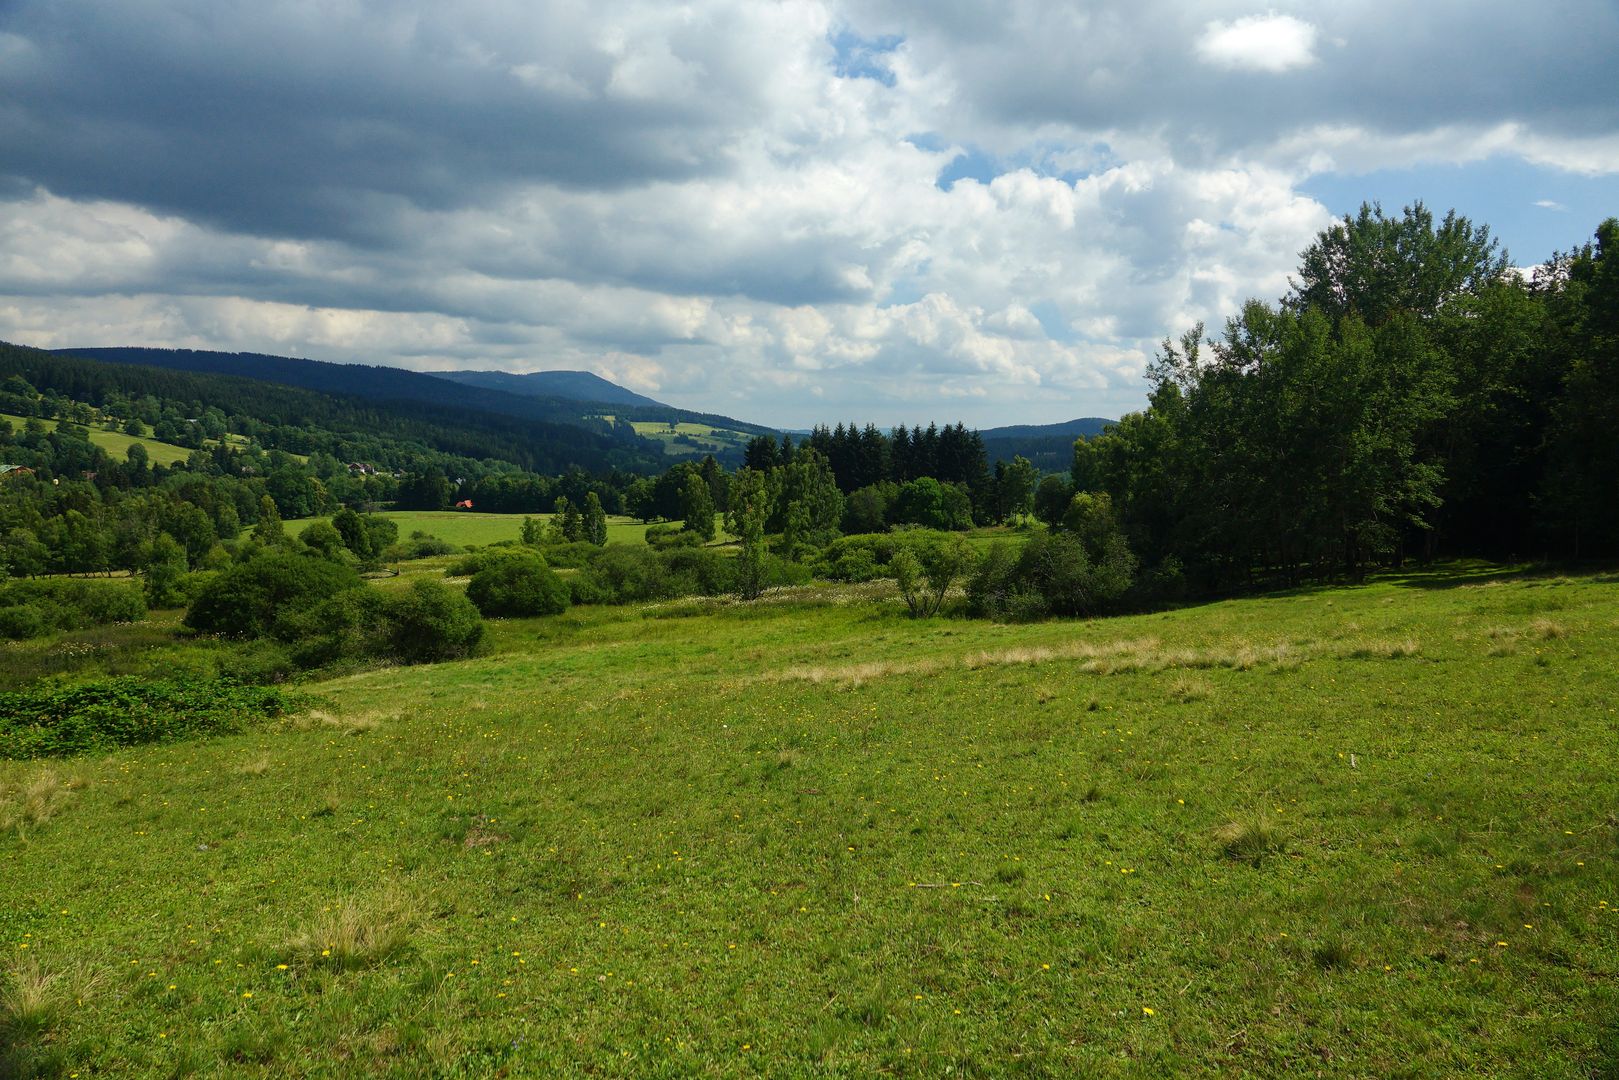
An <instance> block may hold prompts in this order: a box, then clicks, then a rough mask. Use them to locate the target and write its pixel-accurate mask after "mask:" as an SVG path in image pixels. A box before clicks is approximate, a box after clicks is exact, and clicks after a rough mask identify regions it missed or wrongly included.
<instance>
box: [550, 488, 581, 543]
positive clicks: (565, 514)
mask: <svg viewBox="0 0 1619 1080" xmlns="http://www.w3.org/2000/svg"><path fill="white" fill-rule="evenodd" d="M551 524H552V525H553V526H555V527H556V530H557V532H559V533H560V534H561V537H562V540H563V541H564V542H566V543H569V544H576V543H578V542H579V541H581V540H583V539H584V538H585V519H584V518H583V517H581V516H580V514H579V511H578V509H577V508H576V507H575V506H574V505H573V503H572V502H571V501H570V500H569V499H568V497H567V496H566V495H559V496H557V505H556V511H555V514H554V515H553V517H552V519H551Z"/></svg>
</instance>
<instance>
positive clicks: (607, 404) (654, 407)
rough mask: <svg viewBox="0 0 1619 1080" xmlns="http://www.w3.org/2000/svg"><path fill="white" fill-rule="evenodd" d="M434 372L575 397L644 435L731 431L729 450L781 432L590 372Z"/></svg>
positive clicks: (587, 409) (533, 393) (511, 389)
mask: <svg viewBox="0 0 1619 1080" xmlns="http://www.w3.org/2000/svg"><path fill="white" fill-rule="evenodd" d="M433 374H434V375H435V376H436V377H438V378H443V379H449V380H451V381H453V382H457V383H461V384H463V385H468V386H482V387H486V388H488V389H492V390H499V391H502V392H504V393H509V394H517V395H521V396H524V397H545V398H547V399H548V400H553V401H555V400H558V399H561V400H566V401H572V402H575V403H577V405H579V406H583V407H584V409H583V410H582V411H583V412H584V413H585V415H587V416H592V417H596V416H610V417H611V418H614V419H618V420H623V421H626V422H629V423H632V424H634V425H635V428H636V430H637V431H638V432H640V434H642V435H646V434H647V433H648V431H649V430H651V431H654V432H656V431H658V430H659V429H661V428H663V427H664V426H665V425H671V424H672V425H677V426H688V427H691V428H696V429H703V430H705V431H709V432H712V433H727V432H728V433H731V434H732V435H735V436H739V437H738V438H723V435H722V441H723V442H724V443H725V444H726V445H725V447H724V448H723V449H726V450H729V449H730V448H731V446H730V444H733V443H734V444H736V445H737V446H741V445H742V444H744V443H746V442H747V438H748V437H749V436H752V435H775V434H778V432H777V431H776V429H774V428H769V427H765V426H764V425H762V424H750V423H748V422H747V421H745V420H738V419H736V418H734V417H730V416H721V415H719V414H717V413H705V412H693V411H692V410H691V409H681V408H676V407H675V406H673V405H665V404H664V403H663V402H661V401H654V400H653V399H652V398H649V397H646V396H644V395H642V394H637V393H636V392H635V391H633V390H626V389H625V388H624V387H622V386H620V385H618V384H617V383H615V382H609V381H608V380H606V379H604V378H602V377H601V376H599V375H592V374H591V373H590V372H588V371H532V372H529V373H527V374H525V375H514V374H511V373H510V372H504V371H436V372H434V373H433ZM591 395H598V396H591ZM599 395H606V396H599ZM667 449H669V450H670V452H671V453H681V452H683V451H682V450H681V449H679V448H676V447H668V448H667ZM716 452H718V451H716Z"/></svg>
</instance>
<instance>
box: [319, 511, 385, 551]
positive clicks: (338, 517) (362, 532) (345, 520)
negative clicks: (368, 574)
mask: <svg viewBox="0 0 1619 1080" xmlns="http://www.w3.org/2000/svg"><path fill="white" fill-rule="evenodd" d="M332 528H334V529H336V530H337V534H338V536H339V537H340V538H341V540H342V544H343V546H344V547H346V548H348V550H349V551H351V552H353V553H354V557H355V558H357V559H359V560H360V561H361V562H364V561H366V560H368V559H370V558H372V557H373V556H374V555H376V549H375V547H374V546H373V545H372V543H371V532H370V530H369V529H367V528H366V527H365V522H364V521H362V520H361V519H360V515H359V514H356V513H355V512H354V511H353V510H352V509H350V508H349V507H347V506H345V507H344V508H343V509H341V510H339V511H338V512H337V513H336V514H335V515H334V516H333V517H332ZM304 543H306V544H307V543H309V538H308V530H305V533H304Z"/></svg>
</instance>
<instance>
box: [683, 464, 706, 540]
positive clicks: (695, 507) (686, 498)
mask: <svg viewBox="0 0 1619 1080" xmlns="http://www.w3.org/2000/svg"><path fill="white" fill-rule="evenodd" d="M680 516H681V519H682V520H683V521H684V522H685V529H686V531H687V532H691V533H695V534H696V535H697V536H699V537H701V538H702V539H703V540H704V541H705V542H706V541H709V540H712V539H714V499H713V496H712V494H711V493H710V489H709V485H708V481H707V480H706V479H704V478H703V476H702V474H701V473H697V472H692V473H689V474H688V475H687V476H686V484H685V486H684V487H683V488H682V489H681V491H680Z"/></svg>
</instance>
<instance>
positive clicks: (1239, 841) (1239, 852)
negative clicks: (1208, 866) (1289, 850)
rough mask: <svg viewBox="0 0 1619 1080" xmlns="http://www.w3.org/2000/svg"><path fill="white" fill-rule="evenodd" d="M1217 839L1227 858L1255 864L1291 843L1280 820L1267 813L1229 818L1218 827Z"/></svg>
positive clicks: (1215, 833)
mask: <svg viewBox="0 0 1619 1080" xmlns="http://www.w3.org/2000/svg"><path fill="white" fill-rule="evenodd" d="M1214 839H1215V842H1216V843H1218V844H1219V845H1220V849H1221V850H1222V851H1224V852H1225V854H1226V857H1227V858H1231V859H1235V860H1237V861H1238V862H1245V863H1248V864H1249V865H1251V866H1258V865H1259V864H1260V863H1261V862H1263V861H1264V860H1265V857H1266V856H1268V855H1274V854H1276V853H1278V852H1280V851H1282V850H1284V849H1285V847H1286V846H1287V845H1286V841H1285V840H1284V839H1283V837H1282V834H1281V831H1280V830H1279V829H1278V828H1277V826H1276V823H1275V822H1273V821H1272V820H1271V819H1270V818H1269V817H1267V816H1266V815H1264V814H1254V815H1252V816H1250V817H1244V818H1238V819H1236V820H1234V821H1228V822H1227V823H1226V824H1224V825H1222V826H1220V827H1219V828H1218V829H1216V830H1214Z"/></svg>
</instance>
